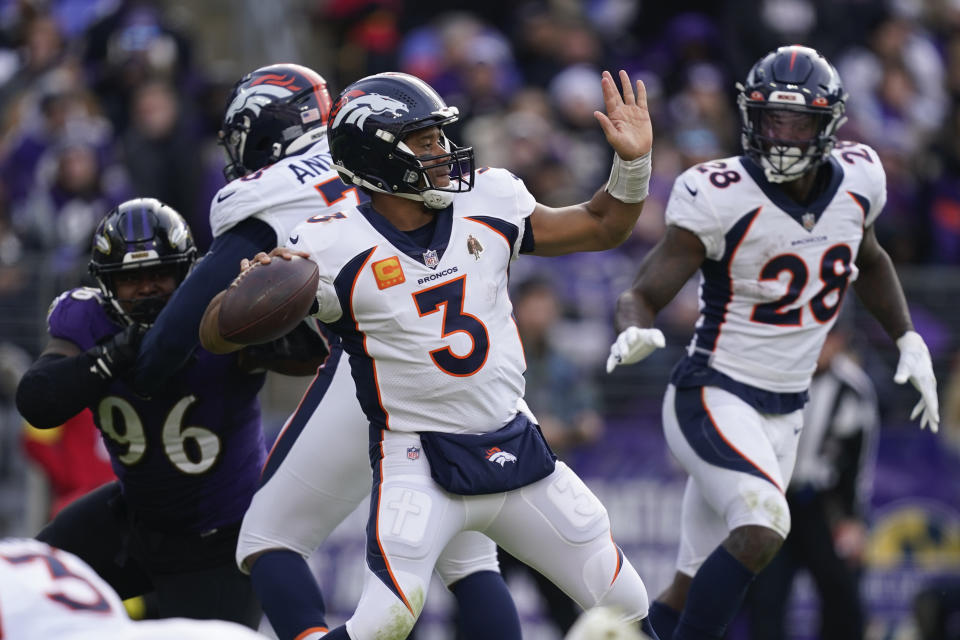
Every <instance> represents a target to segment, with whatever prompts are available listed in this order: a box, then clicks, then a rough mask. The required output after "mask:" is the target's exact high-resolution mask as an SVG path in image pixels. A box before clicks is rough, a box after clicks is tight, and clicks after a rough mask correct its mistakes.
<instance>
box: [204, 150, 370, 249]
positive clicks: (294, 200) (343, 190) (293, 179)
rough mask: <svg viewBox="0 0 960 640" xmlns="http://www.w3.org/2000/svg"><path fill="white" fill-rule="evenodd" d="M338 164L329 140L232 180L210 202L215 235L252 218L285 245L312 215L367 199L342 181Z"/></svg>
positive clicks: (211, 226) (347, 206) (212, 227)
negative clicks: (333, 156)
mask: <svg viewBox="0 0 960 640" xmlns="http://www.w3.org/2000/svg"><path fill="white" fill-rule="evenodd" d="M332 162H333V161H332V160H331V159H330V148H329V146H328V144H327V138H326V136H324V137H322V138H320V139H319V140H317V141H316V142H315V143H313V144H312V145H311V146H309V147H307V148H306V149H304V150H303V151H302V152H300V153H297V154H295V155H291V156H287V157H286V158H282V159H281V160H279V161H278V162H277V163H276V164H272V165H269V166H266V167H264V168H262V169H260V170H259V171H254V172H253V173H251V174H250V175H246V176H243V177H242V178H237V179H236V180H234V181H232V182H230V183H229V184H228V185H226V186H225V187H223V188H222V189H220V191H218V192H217V195H215V196H214V197H213V201H212V202H211V203H210V229H211V230H212V232H213V237H217V236H219V235H220V234H222V233H223V232H225V231H227V230H228V229H230V228H231V227H233V226H235V225H237V224H239V223H240V222H241V221H243V220H245V219H247V218H258V219H260V220H263V221H264V222H266V223H267V224H269V225H270V226H271V227H272V228H273V230H274V231H275V232H276V234H277V238H279V239H280V242H279V243H278V244H283V239H285V238H286V237H287V236H288V235H289V234H290V231H291V230H292V229H293V228H294V227H295V226H297V225H298V224H300V223H301V222H303V221H304V220H306V219H307V218H309V217H310V216H312V215H315V214H317V213H320V212H322V211H324V210H326V209H333V210H336V209H340V208H349V207H354V206H356V205H357V204H359V203H360V202H361V201H365V200H367V199H368V198H367V197H366V196H364V195H362V194H361V193H360V192H359V191H358V189H357V188H356V187H348V186H346V185H344V184H343V182H341V180H340V177H339V176H338V174H337V172H336V170H334V169H333V168H332V166H333V164H332Z"/></svg>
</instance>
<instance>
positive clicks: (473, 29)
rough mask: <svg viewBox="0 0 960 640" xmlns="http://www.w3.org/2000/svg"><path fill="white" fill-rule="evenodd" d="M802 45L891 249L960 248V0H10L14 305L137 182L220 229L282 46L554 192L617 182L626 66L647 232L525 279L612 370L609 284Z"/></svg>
mask: <svg viewBox="0 0 960 640" xmlns="http://www.w3.org/2000/svg"><path fill="white" fill-rule="evenodd" d="M467 7H469V8H467ZM294 27H295V28H296V29H294ZM298 38H299V39H298ZM291 43H292V44H291ZM786 43H803V44H808V45H811V46H814V47H816V48H818V49H819V50H820V51H822V52H823V53H824V54H825V55H827V56H828V58H829V59H831V60H832V61H833V62H834V64H835V65H836V66H837V68H838V69H839V71H840V74H841V76H842V78H843V79H844V81H845V83H846V87H847V90H848V91H849V93H850V97H849V102H848V109H847V114H848V116H849V122H848V123H847V124H846V125H845V127H844V128H843V129H842V130H841V137H844V138H851V139H858V140H861V141H863V142H866V143H868V144H870V145H871V146H873V147H874V148H875V149H877V151H878V152H879V153H880V155H881V157H882V158H883V161H884V165H885V167H886V170H887V180H888V190H889V201H888V204H887V208H886V211H885V213H884V214H883V215H882V216H881V217H880V219H879V221H878V222H877V230H878V236H879V237H880V240H881V242H882V243H883V244H884V246H885V247H886V248H887V249H888V251H889V252H890V254H891V255H892V257H893V258H894V260H895V261H896V262H897V264H898V265H958V264H960V0H729V1H727V2H719V3H718V2H708V1H706V0H703V1H700V0H691V1H688V2H684V3H679V4H677V3H664V2H652V1H646V0H643V1H639V0H589V1H577V0H512V1H507V0H485V1H484V2H469V3H466V2H455V1H447V2H438V1H435V0H284V2H278V3H275V4H274V3H267V4H264V3H262V2H254V1H251V0H235V1H232V2H227V1H226V0H205V1H204V2H198V3H193V2H184V1H175V0H0V306H3V303H4V301H5V300H6V301H10V300H21V301H22V300H24V299H26V298H32V297H36V295H37V294H36V289H37V286H36V281H35V275H34V274H31V273H29V270H27V269H18V266H19V265H22V264H25V260H24V259H25V258H31V257H32V258H33V259H34V260H36V261H38V262H39V264H40V265H41V270H42V271H43V273H45V274H47V275H48V276H49V279H50V280H52V281H51V282H48V285H49V290H50V291H52V292H53V293H56V292H58V291H60V290H62V289H64V288H66V287H69V286H74V285H75V284H77V283H78V282H80V281H81V279H82V277H83V275H84V269H85V262H86V256H87V253H88V250H89V240H90V236H91V233H92V230H93V228H94V225H95V223H96V222H97V220H98V219H99V218H100V217H101V216H102V215H103V214H104V213H106V212H107V211H108V210H109V209H110V207H111V206H112V205H114V204H116V203H119V202H120V201H122V200H124V199H126V198H129V197H131V196H134V195H136V196H153V197H157V198H159V199H161V200H163V201H165V202H167V203H169V204H171V205H172V206H173V207H175V208H176V209H177V210H178V211H180V213H182V214H183V215H184V216H185V217H186V218H187V220H188V221H189V222H190V224H191V226H192V228H193V230H194V233H195V236H196V237H197V243H198V246H199V247H200V249H201V251H202V250H203V249H205V248H206V247H207V246H209V243H210V230H209V225H208V222H207V210H208V205H209V202H210V199H211V197H212V195H213V194H214V193H215V192H216V190H217V189H218V188H219V187H220V186H222V184H223V182H224V178H223V176H222V174H221V168H222V165H223V160H222V156H221V152H220V150H219V148H218V147H217V145H216V140H217V131H218V129H219V123H220V117H221V114H222V110H223V108H224V104H225V100H226V96H227V95H228V94H229V90H230V88H231V86H232V83H233V82H234V81H235V80H237V79H238V78H239V76H240V75H242V74H243V73H244V72H246V71H249V70H250V69H252V68H254V67H256V66H261V65H263V64H268V63H271V62H278V61H282V60H274V59H271V58H270V56H274V55H277V53H276V52H277V51H289V52H292V53H290V54H289V55H292V56H293V57H295V58H297V59H296V60H294V61H296V62H301V63H303V64H306V65H308V66H311V67H313V68H315V69H316V70H318V71H319V72H320V73H321V74H323V75H324V76H325V77H326V78H327V80H328V82H329V85H330V88H331V93H334V94H335V93H336V92H337V91H338V90H339V89H340V88H342V87H344V86H346V85H347V84H348V83H349V82H351V81H353V80H355V79H357V78H358V77H360V76H362V75H365V74H368V73H373V72H379V71H385V70H400V71H406V72H409V73H413V74H415V75H418V76H420V77H422V78H423V79H425V80H426V81H428V82H429V83H431V84H432V85H433V86H434V87H436V88H437V89H438V91H440V93H441V94H442V95H443V96H444V97H445V98H446V100H447V102H448V103H449V104H452V105H456V106H458V107H459V108H460V111H461V113H462V114H463V116H464V117H463V118H462V120H461V122H459V123H458V124H457V125H456V127H454V128H453V129H452V130H451V131H450V135H451V138H453V139H454V140H455V141H456V142H458V143H459V144H466V145H473V146H474V147H475V148H476V150H477V157H478V158H479V161H480V163H481V164H485V165H491V166H502V167H506V168H508V169H510V170H511V171H513V172H514V173H515V174H516V175H518V176H519V177H521V178H522V179H523V180H524V181H525V182H526V184H527V186H528V187H529V188H530V190H531V191H532V192H533V194H534V195H535V196H536V197H537V199H538V200H539V201H541V202H543V203H545V204H563V203H569V202H573V201H583V200H586V199H588V198H589V197H590V196H591V194H592V193H593V191H594V190H595V189H596V188H597V187H598V186H599V185H601V184H602V183H603V182H604V181H605V179H606V176H607V172H608V171H609V166H610V158H609V157H608V156H609V154H610V151H609V147H608V146H607V145H606V143H605V141H604V139H603V135H602V132H601V130H600V128H599V127H598V126H597V124H596V122H595V119H594V116H593V112H594V110H597V109H603V104H602V96H601V92H600V85H599V76H600V72H601V71H602V70H604V69H611V70H616V69H620V68H622V69H626V70H627V71H628V72H629V73H630V74H631V76H632V77H634V78H641V79H643V80H644V82H645V83H646V87H647V92H648V96H649V100H650V107H651V110H652V114H653V120H654V124H655V136H656V142H655V145H654V163H653V166H654V175H653V179H652V182H651V195H650V198H649V199H648V201H647V204H646V207H645V210H644V214H643V216H642V217H641V220H640V222H639V223H638V225H637V228H636V230H635V233H634V234H633V236H632V237H631V238H630V239H629V240H628V242H627V243H625V244H624V245H623V246H621V247H620V248H618V249H617V250H615V251H609V252H604V253H602V254H582V255H573V256H569V257H566V258H563V259H560V260H556V259H554V260H551V261H550V262H549V264H548V263H544V262H541V261H539V260H537V259H529V260H526V259H525V260H522V261H520V262H519V263H518V265H517V267H516V269H515V272H514V274H515V276H516V277H515V280H517V281H521V280H523V279H526V278H528V277H545V278H549V279H550V280H551V281H552V282H553V283H554V284H555V285H556V286H557V287H558V294H559V296H560V299H561V302H562V304H563V309H564V315H566V316H569V317H573V318H576V325H575V327H574V328H573V329H571V331H575V332H576V335H577V339H576V340H573V341H565V342H564V341H562V340H561V341H560V342H561V343H563V344H566V346H565V347H564V349H566V350H567V352H568V353H567V355H569V356H570V357H571V358H573V359H574V360H575V361H576V362H579V363H581V364H583V365H584V366H589V367H594V368H596V366H597V365H598V363H599V361H600V360H601V359H602V357H603V355H604V353H605V352H606V349H607V347H608V345H609V339H610V336H611V333H610V332H611V331H612V327H611V323H610V318H611V314H612V310H613V305H614V300H615V298H616V296H617V295H618V294H619V292H620V291H622V290H623V289H624V288H626V287H627V286H628V285H629V283H630V281H631V279H632V276H633V274H634V273H635V270H636V265H637V263H638V262H639V260H640V259H641V258H642V256H643V255H644V254H645V252H646V251H647V250H648V249H649V248H650V247H651V246H652V245H653V243H654V242H655V241H656V239H657V238H659V237H660V235H661V234H662V232H663V209H664V206H665V204H666V201H667V198H668V197H669V193H670V189H671V186H672V183H673V179H674V178H675V177H676V175H678V174H679V173H680V172H681V171H682V170H683V169H685V168H686V167H688V166H690V165H692V164H695V163H698V162H702V161H705V160H709V159H713V158H717V157H724V156H728V155H735V154H738V153H739V151H740V146H739V145H740V134H739V127H740V115H739V113H738V111H737V108H736V103H735V97H736V89H735V83H736V82H737V81H738V80H742V79H743V77H744V76H745V74H746V72H747V70H748V69H749V67H750V66H751V64H752V63H753V62H754V61H755V60H756V59H758V58H759V57H760V56H761V55H763V54H764V53H766V52H767V51H769V50H772V49H774V48H775V47H777V46H778V45H781V44H786ZM281 45H283V46H281ZM199 51H204V52H205V55H202V56H201V55H199V54H198V52H199ZM211 52H212V53H211ZM241 53H243V55H242V56H241V55H240V54H241ZM234 54H236V55H234ZM241 58H242V62H240V61H239V60H240V59H241ZM250 61H253V64H252V65H250V66H249V67H247V66H242V65H243V64H244V63H248V62H250ZM694 294H695V292H694V291H692V290H691V291H690V295H689V296H681V297H680V299H679V300H678V301H677V302H675V303H674V304H673V305H671V307H670V308H669V309H668V310H667V312H666V313H665V314H664V315H663V317H662V319H661V320H662V322H663V324H664V325H665V330H666V331H667V332H668V342H670V340H669V335H670V333H669V332H670V328H671V326H674V325H675V326H676V327H677V328H678V329H677V330H678V332H679V331H683V332H685V334H686V335H689V330H690V329H689V328H690V326H691V325H692V318H693V317H694V315H695V314H696V301H695V295H694ZM46 302H47V301H44V302H43V305H44V306H45V305H46ZM20 306H22V304H21V305H20ZM37 320H38V319H37V318H36V317H30V318H27V319H26V320H25V322H30V323H33V324H34V325H35V324H36V323H37ZM8 326H9V324H8V325H3V327H4V329H5V330H4V333H5V334H8V335H5V336H4V337H5V338H7V339H8V340H12V341H13V342H17V335H16V328H14V330H12V331H7V330H6V327H8ZM562 330H563V329H562V328H561V329H558V331H562ZM674 342H677V341H674ZM683 342H685V340H679V344H678V348H681V347H682V344H683ZM948 342H949V341H948ZM21 346H23V347H24V348H26V349H27V350H28V351H35V350H36V345H35V344H34V343H32V342H30V341H29V340H22V341H21ZM669 351H670V350H669V349H668V350H667V353H666V354H665V355H664V356H663V361H664V362H672V361H673V360H674V359H675V354H674V353H670V352H669ZM635 375H641V376H642V375H646V374H645V373H643V372H638V373H636V374H635ZM655 375H656V376H658V386H660V384H659V383H660V382H662V376H661V372H660V371H656V372H655Z"/></svg>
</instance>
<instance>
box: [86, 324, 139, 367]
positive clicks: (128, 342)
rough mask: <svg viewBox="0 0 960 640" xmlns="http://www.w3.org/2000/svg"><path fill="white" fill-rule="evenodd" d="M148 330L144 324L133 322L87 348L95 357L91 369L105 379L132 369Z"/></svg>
mask: <svg viewBox="0 0 960 640" xmlns="http://www.w3.org/2000/svg"><path fill="white" fill-rule="evenodd" d="M146 332H147V328H146V327H144V326H143V325H142V324H132V325H130V326H129V327H127V328H126V329H124V330H123V331H121V332H120V333H117V334H115V335H114V336H112V337H111V338H108V339H107V340H105V341H103V342H101V343H100V344H98V345H97V346H95V347H92V348H90V349H88V350H87V353H88V354H89V355H90V356H91V357H92V358H93V365H92V366H91V367H90V370H91V371H92V372H94V373H95V374H97V375H98V376H100V378H101V379H103V380H113V379H114V378H116V377H117V376H119V375H123V374H124V373H126V372H128V371H130V369H132V368H133V365H134V364H136V362H137V352H138V351H139V350H140V341H141V340H142V339H143V335H144V334H145V333H146Z"/></svg>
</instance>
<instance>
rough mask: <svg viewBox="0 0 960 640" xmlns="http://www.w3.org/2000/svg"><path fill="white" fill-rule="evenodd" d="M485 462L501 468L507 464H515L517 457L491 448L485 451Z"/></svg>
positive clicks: (498, 448)
mask: <svg viewBox="0 0 960 640" xmlns="http://www.w3.org/2000/svg"><path fill="white" fill-rule="evenodd" d="M486 453H487V460H489V461H490V462H495V463H497V464H499V465H500V466H501V467H503V466H506V464H507V463H508V462H516V461H517V456H515V455H513V454H512V453H510V452H509V451H504V450H503V449H501V448H500V447H491V448H490V449H487V452H486Z"/></svg>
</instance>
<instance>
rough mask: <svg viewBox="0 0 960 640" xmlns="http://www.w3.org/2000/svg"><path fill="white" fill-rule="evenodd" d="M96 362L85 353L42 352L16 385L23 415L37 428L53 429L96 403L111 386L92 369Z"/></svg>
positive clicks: (18, 404) (19, 406) (19, 409)
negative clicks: (65, 354) (66, 354)
mask: <svg viewBox="0 0 960 640" xmlns="http://www.w3.org/2000/svg"><path fill="white" fill-rule="evenodd" d="M93 365H94V358H93V357H92V356H90V355H89V354H86V353H81V354H79V355H76V356H64V355H60V354H47V355H43V356H40V358H38V359H37V361H36V362H34V363H33V365H32V366H31V367H30V368H29V369H28V370H27V372H26V373H25V374H23V378H21V379H20V384H19V386H17V410H18V411H19V412H20V415H21V416H23V417H24V419H25V420H26V421H27V422H29V423H30V424H31V425H33V426H34V427H37V428H38V429H52V428H53V427H59V426H60V425H62V424H63V423H64V422H66V421H67V420H69V419H70V418H72V417H73V416H75V415H77V414H78V413H80V412H81V411H83V410H84V409H86V408H87V407H89V406H91V405H93V404H94V403H95V402H97V401H98V400H99V399H100V398H102V397H103V396H104V394H106V392H107V388H108V387H109V386H110V382H109V381H108V380H103V379H102V378H101V377H100V376H98V375H97V374H96V373H94V372H93V371H92V370H91V368H92V367H93Z"/></svg>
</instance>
